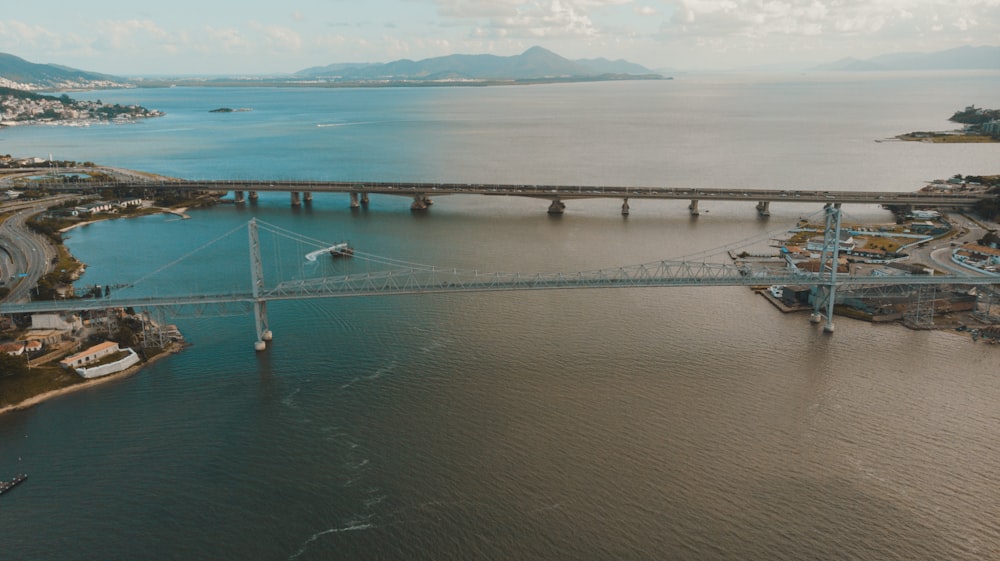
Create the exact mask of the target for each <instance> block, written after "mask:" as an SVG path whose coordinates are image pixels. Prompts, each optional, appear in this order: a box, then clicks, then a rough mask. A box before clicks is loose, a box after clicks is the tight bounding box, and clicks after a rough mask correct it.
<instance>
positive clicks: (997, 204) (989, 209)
mask: <svg viewBox="0 0 1000 561" xmlns="http://www.w3.org/2000/svg"><path fill="white" fill-rule="evenodd" d="M965 180H966V181H972V182H975V183H981V184H983V185H985V186H987V187H989V190H988V191H986V192H987V193H989V194H991V195H993V196H994V198H992V199H982V200H980V201H979V202H977V203H976V207H975V210H976V214H978V215H979V216H982V217H983V218H985V219H986V220H996V219H997V218H998V217H1000V175H989V176H973V175H969V176H966V178H965Z"/></svg>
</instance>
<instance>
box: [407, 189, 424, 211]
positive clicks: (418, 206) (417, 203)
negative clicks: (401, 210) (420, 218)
mask: <svg viewBox="0 0 1000 561" xmlns="http://www.w3.org/2000/svg"><path fill="white" fill-rule="evenodd" d="M410 210H427V197H424V194H423V193H417V194H416V195H414V197H413V203H412V204H411V205H410Z"/></svg>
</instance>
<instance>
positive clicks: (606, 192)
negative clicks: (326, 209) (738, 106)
mask: <svg viewBox="0 0 1000 561" xmlns="http://www.w3.org/2000/svg"><path fill="white" fill-rule="evenodd" d="M79 171H80V172H82V173H85V172H87V171H90V172H93V170H86V169H81V170H79ZM102 171H106V172H109V173H112V174H114V170H102ZM116 177H118V179H117V180H116V181H114V182H107V183H85V184H81V183H76V184H65V185H63V184H62V183H61V182H53V183H52V186H51V187H52V188H54V189H57V188H68V189H70V188H71V189H80V188H82V187H84V186H86V187H92V188H104V187H111V186H116V187H135V188H144V189H156V190H170V189H174V190H176V189H180V190H198V191H257V192H265V191H281V192H307V193H351V192H356V193H369V194H384V195H404V196H416V195H425V196H431V195H453V194H476V195H494V196H518V197H539V198H547V199H556V198H560V199H580V198H632V199H678V200H729V201H756V202H762V201H763V202H784V201H787V202H820V203H857V204H885V205H893V204H896V205H926V206H939V207H941V206H943V207H971V206H974V205H975V204H976V203H977V202H978V201H980V200H981V199H984V198H989V197H992V195H987V194H985V193H975V192H965V193H925V192H895V191H892V192H886V191H843V190H811V189H802V190H793V189H736V188H730V189H719V188H695V187H656V186H600V185H532V184H496V183H430V182H395V181H380V182H379V181H300V180H287V179H286V180H267V179H261V180H186V179H178V180H153V179H146V178H144V177H141V176H139V177H137V176H135V175H131V174H128V175H123V174H118V175H116Z"/></svg>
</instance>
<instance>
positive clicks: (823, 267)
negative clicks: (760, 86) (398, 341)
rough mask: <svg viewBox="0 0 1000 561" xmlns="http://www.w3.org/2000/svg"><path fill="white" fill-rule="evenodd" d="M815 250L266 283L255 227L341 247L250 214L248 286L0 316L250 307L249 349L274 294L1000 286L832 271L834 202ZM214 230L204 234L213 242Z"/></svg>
mask: <svg viewBox="0 0 1000 561" xmlns="http://www.w3.org/2000/svg"><path fill="white" fill-rule="evenodd" d="M824 219H825V225H824V231H823V239H824V242H823V249H822V252H821V254H820V264H819V265H820V266H819V269H818V272H807V271H802V270H799V269H796V268H793V267H775V266H774V265H773V264H771V265H770V266H768V265H767V264H754V263H748V262H739V263H711V262H705V261H696V260H686V259H681V260H663V261H655V262H649V263H643V264H638V265H629V266H621V267H613V268H602V269H594V270H590V271H577V272H569V273H565V272H537V273H524V272H506V273H505V272H482V271H479V270H466V269H456V268H441V267H436V266H433V265H423V264H416V263H411V262H407V261H402V260H397V259H392V258H388V257H384V256H379V255H374V254H369V253H365V252H362V251H357V250H354V251H353V252H352V254H351V259H352V260H358V259H360V260H362V261H364V262H365V269H366V270H365V271H364V272H357V273H345V272H344V271H343V270H340V271H328V270H322V271H320V274H313V275H298V276H296V277H295V278H290V279H284V280H278V281H271V282H268V278H267V277H266V276H265V267H264V259H263V258H262V252H261V242H260V232H261V231H265V232H269V233H270V234H273V235H274V236H277V237H281V238H285V239H289V240H293V241H295V242H297V243H299V244H301V245H303V246H304V247H307V248H309V249H310V251H309V253H303V259H302V260H303V261H305V260H306V259H307V257H311V258H313V260H315V258H316V257H317V255H321V254H324V253H332V252H342V251H343V249H344V246H343V244H342V243H332V242H328V241H322V240H316V239H312V238H309V237H306V236H303V235H301V234H298V233H296V232H293V231H290V230H287V229H285V228H282V227H279V226H276V225H273V224H269V223H266V222H263V221H261V220H258V219H256V218H254V219H252V220H250V221H249V222H248V223H247V224H246V225H245V226H244V225H241V226H239V227H238V228H237V229H234V230H231V231H230V232H227V233H226V234H224V235H223V236H222V237H226V236H229V235H231V234H233V233H234V232H236V231H238V230H243V229H244V227H245V229H246V232H247V240H248V246H249V264H250V267H249V275H248V278H249V281H250V284H249V287H243V288H236V289H232V290H219V291H203V292H188V293H184V294H175V295H162V296H161V295H149V294H143V295H135V296H130V295H129V292H130V290H129V289H124V290H115V292H114V293H113V294H111V295H109V296H106V297H104V298H99V297H98V298H80V299H68V300H59V301H36V302H29V303H21V304H4V305H3V306H2V307H0V313H3V314H9V315H13V314H26V313H41V312H81V311H87V310H105V309H114V308H134V309H159V310H165V311H167V313H173V314H177V313H179V311H180V310H182V309H192V310H196V311H199V312H200V313H205V314H206V315H211V314H214V315H227V314H231V313H234V311H235V313H250V312H251V311H252V313H253V316H254V320H255V325H256V332H257V339H256V341H255V344H254V347H255V349H257V350H258V351H260V350H264V349H265V348H266V344H267V341H270V340H271V339H272V331H271V329H270V325H269V323H268V314H267V309H268V305H269V304H270V303H273V302H280V301H284V300H305V299H318V298H343V297H358V296H381V295H401V294H441V293H462V292H498V291H517V290H567V289H607V288H633V289H637V288H651V287H695V286H700V287H721V286H748V287H757V286H771V285H783V286H788V285H798V286H808V287H812V289H813V291H814V298H813V301H814V304H813V313H812V316H811V319H812V321H813V322H814V323H820V322H822V321H823V320H824V318H825V322H826V323H825V326H824V329H825V330H826V331H827V332H830V333H832V332H833V309H834V304H835V302H836V292H837V290H838V289H850V290H864V289H868V288H877V289H879V290H885V289H886V288H892V287H920V286H943V285H959V286H963V287H973V286H991V285H996V284H1000V276H985V275H972V274H968V275H959V274H953V275H906V276H895V277H873V276H855V275H849V274H845V273H840V272H838V270H837V269H838V267H837V263H838V260H839V252H840V249H839V248H840V243H839V240H840V231H841V210H840V205H839V204H827V205H826V206H825V207H824ZM219 239H221V237H220V238H217V239H216V240H213V241H211V242H208V243H207V244H205V245H204V246H202V248H204V247H207V246H209V245H212V244H213V243H215V242H216V241H218V240H219ZM202 248H198V249H196V250H194V251H192V252H190V253H188V254H186V255H185V256H182V257H181V258H179V259H177V260H175V261H173V262H170V263H168V264H166V265H164V266H162V267H160V268H159V269H157V270H156V271H153V272H152V273H149V274H147V275H145V276H143V277H142V278H140V279H139V280H137V281H135V282H133V283H130V284H129V285H128V286H129V287H132V288H134V287H135V286H136V285H141V284H142V283H143V282H144V281H145V280H147V279H148V278H150V277H152V276H155V275H156V274H158V273H159V272H162V271H163V270H166V269H168V268H170V267H172V266H173V265H176V264H177V263H179V262H181V261H183V260H184V259H185V258H187V257H189V256H190V255H192V254H194V253H196V252H197V251H200V250H201V249H202Z"/></svg>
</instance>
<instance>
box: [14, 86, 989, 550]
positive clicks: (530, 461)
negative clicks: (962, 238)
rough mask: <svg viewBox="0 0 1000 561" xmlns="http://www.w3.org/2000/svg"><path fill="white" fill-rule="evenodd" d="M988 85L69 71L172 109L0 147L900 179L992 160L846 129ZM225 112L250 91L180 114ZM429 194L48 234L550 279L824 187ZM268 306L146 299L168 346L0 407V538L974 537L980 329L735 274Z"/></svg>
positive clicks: (208, 276) (124, 249) (83, 242)
mask: <svg viewBox="0 0 1000 561" xmlns="http://www.w3.org/2000/svg"><path fill="white" fill-rule="evenodd" d="M997 92H1000V74H997V73H992V74H945V75H923V74H920V75H916V74H892V75H829V76H827V75H815V76H814V75H796V76H780V77H775V76H752V75H745V76H726V77H685V78H682V79H677V80H673V81H664V82H640V83H598V84H580V85H545V86H532V87H510V88H440V89H434V88H425V89H372V90H354V89H330V90H319V89H257V88H247V89H223V88H219V89H212V88H205V89H189V88H171V89H160V90H131V91H114V92H97V93H93V94H85V95H83V94H81V95H79V96H78V97H88V98H100V99H101V100H102V101H105V102H111V101H115V102H121V103H139V104H142V105H145V106H147V107H152V108H157V109H161V110H164V111H166V112H167V115H166V116H165V117H163V118H160V119H155V120H150V121H146V122H142V123H139V124H135V125H128V126H91V127H89V128H50V127H32V128H18V129H7V130H3V131H0V152H3V153H12V154H16V155H21V156H27V155H39V156H47V155H48V154H49V153H51V154H52V155H53V157H54V158H56V159H72V160H78V161H94V162H98V163H101V164H107V165H116V166H122V167H128V168H134V169H140V170H146V171H151V172H157V173H162V174H165V175H171V176H179V177H186V178H229V177H235V178H251V179H262V178H279V179H280V178H315V179H345V180H350V179H369V180H394V179H399V180H415V181H435V180H441V181H470V182H524V183H560V184H577V183H580V184H595V185H607V184H614V185H663V186H694V187H699V186H700V187H729V186H732V187H734V188H735V187H748V188H752V187H759V188H788V189H794V188H803V189H813V188H829V189H859V190H860V189H865V190H874V189H884V190H892V191H902V190H914V189H917V188H919V187H921V186H922V185H923V181H926V180H931V179H935V178H944V177H949V176H951V175H953V174H955V173H962V174H996V173H1000V169H998V168H997V165H998V162H1000V145H996V144H994V145H948V146H943V145H928V144H919V143H902V142H883V143H876V142H874V140H875V139H882V138H886V137H891V136H893V135H895V134H898V133H902V132H909V131H912V130H946V129H951V128H953V125H952V124H951V123H948V122H947V120H946V119H947V117H948V116H949V115H950V114H951V113H952V112H953V111H955V110H956V109H960V108H964V107H965V106H966V105H969V104H976V105H977V106H984V107H1000V98H998V93H997ZM222 106H227V107H250V108H252V109H253V111H251V112H245V113H231V114H215V113H209V112H208V111H209V110H210V109H214V108H216V107H222ZM435 203H436V204H435V205H434V206H433V207H432V208H431V210H430V211H429V212H428V213H426V214H419V215H415V214H412V213H411V212H410V211H409V204H410V201H409V200H408V199H406V198H393V197H373V198H372V203H371V206H370V208H369V209H368V210H366V211H354V212H352V211H351V210H350V209H349V208H348V200H347V197H346V195H316V197H315V200H314V202H313V204H312V206H310V207H303V208H302V209H299V210H292V209H290V208H289V205H288V197H287V195H285V194H268V195H262V198H261V201H260V203H259V204H258V205H256V206H247V207H236V206H234V205H220V206H217V207H214V208H211V209H207V210H200V211H195V212H193V213H192V219H191V220H178V219H176V217H166V216H153V217H146V218H141V219H133V220H118V221H110V222H103V223H99V224H94V225H90V226H87V227H84V228H80V229H77V230H74V231H73V232H72V233H71V236H70V239H69V240H68V242H67V243H68V245H69V247H70V248H71V250H72V251H73V253H74V254H75V255H77V256H78V257H79V258H80V259H81V260H83V261H84V262H86V263H87V264H88V266H89V267H88V270H87V273H86V275H85V276H84V278H83V279H82V280H81V284H95V283H97V284H115V283H124V282H130V281H133V280H135V279H137V278H140V277H143V276H144V275H146V274H148V273H150V272H152V271H155V270H157V269H159V268H160V267H161V266H163V265H164V264H166V263H170V262H172V261H174V260H176V259H178V258H179V257H181V256H184V255H189V254H190V256H189V257H188V258H187V259H185V260H184V261H183V262H182V263H180V264H178V265H176V266H174V267H170V268H167V269H165V270H163V271H162V272H159V273H156V274H154V275H151V276H150V277H149V279H148V281H146V282H144V283H143V285H141V290H146V291H149V292H155V293H161V294H166V293H170V292H182V291H191V290H212V289H217V288H220V287H221V288H225V287H232V286H246V285H247V284H248V282H249V276H250V273H249V260H248V258H247V250H246V246H247V242H246V240H247V237H246V232H245V229H243V230H235V229H237V228H238V227H239V226H240V225H241V224H245V223H246V222H247V220H249V219H250V218H251V217H253V216H256V217H258V218H260V219H262V220H264V221H267V222H268V223H270V224H275V225H279V226H281V227H283V228H287V229H289V230H293V231H295V232H299V233H302V234H305V235H308V236H310V237H313V238H318V239H322V240H327V241H330V242H334V241H339V240H342V239H347V240H350V241H351V244H352V245H353V246H355V247H356V248H358V249H359V250H362V251H365V252H370V253H376V254H381V255H386V256H391V257H394V258H398V259H405V260H409V261H414V262H419V263H428V264H434V265H439V266H442V267H449V268H451V267H455V268H463V269H472V268H475V269H479V270H481V271H524V272H534V271H567V272H569V271H578V270H586V269H594V268H599V267H610V266H616V265H629V264H635V263H642V262H648V261H653V260H658V259H664V258H675V257H681V256H688V255H696V254H701V253H704V254H706V255H708V254H713V255H714V254H716V253H717V252H714V251H711V250H712V249H714V248H721V247H725V246H727V245H728V244H732V243H734V242H738V241H739V240H746V239H751V238H755V239H762V240H765V242H766V240H767V239H768V236H769V233H771V232H780V231H781V230H783V229H785V228H787V227H788V226H789V225H791V224H793V223H794V222H795V221H796V220H797V219H798V218H799V217H800V216H804V215H809V214H813V213H815V212H816V211H818V210H820V209H819V208H816V207H815V206H814V205H779V204H775V205H773V206H772V208H771V212H772V216H771V218H770V219H769V220H761V219H759V218H757V216H756V214H755V212H754V210H753V206H752V205H751V204H737V203H712V204H707V203H706V202H704V201H703V202H702V210H703V212H704V211H705V210H707V211H708V212H707V213H705V214H703V215H702V216H701V217H699V218H697V219H692V218H690V217H689V216H688V214H687V209H686V205H685V204H683V203H682V202H647V201H632V202H631V207H632V214H631V215H630V216H629V217H628V218H627V219H626V218H623V217H622V216H621V215H620V204H621V203H620V201H615V200H587V201H568V202H567V205H568V206H567V212H566V214H565V215H564V216H562V217H550V216H547V215H546V213H545V210H546V208H547V204H548V203H547V201H538V200H531V199H506V198H487V197H475V196H469V197H463V196H452V197H438V198H436V199H435ZM846 213H847V214H848V215H849V218H850V219H851V220H889V219H890V216H889V215H888V214H887V213H886V212H884V211H882V210H880V209H878V208H874V207H859V206H849V207H846ZM234 230H235V232H234V233H233V234H231V235H229V236H224V234H226V233H227V232H230V231H234ZM217 238H221V240H220V241H219V242H217V243H216V244H213V245H212V246H210V247H208V248H205V249H203V250H200V251H195V250H196V249H197V248H200V247H201V246H203V245H204V244H206V243H207V242H209V241H211V240H215V239H217ZM264 241H265V243H266V244H270V243H271V240H269V239H266V240H264ZM273 247H274V249H273V254H269V253H268V252H269V251H271V249H270V248H272V246H271V245H266V246H265V254H266V257H267V259H268V262H269V263H270V262H271V261H272V260H276V261H278V262H280V265H279V266H276V268H274V269H269V270H268V271H267V272H266V274H267V275H268V276H269V278H271V279H274V278H291V277H294V276H296V275H298V274H302V273H303V272H309V271H305V270H304V268H305V267H306V265H304V264H303V261H304V260H303V259H302V258H301V256H302V255H303V254H304V253H305V252H306V251H308V250H309V249H311V248H309V249H304V248H302V247H295V246H294V244H293V245H289V244H284V245H281V246H273ZM715 259H719V260H721V258H713V259H710V260H715ZM338 266H340V267H344V268H345V269H346V270H362V269H363V268H364V267H365V265H364V263H363V262H361V261H360V260H354V261H348V262H345V263H343V264H339V265H338ZM139 289H140V288H137V290H139ZM270 317H271V327H272V329H273V330H274V332H275V341H274V343H273V345H272V346H271V347H270V348H269V350H268V351H267V352H264V353H254V352H253V349H252V344H253V340H254V339H255V334H254V327H253V319H252V317H250V316H245V315H244V316H235V317H223V318H217V317H209V318H177V319H175V320H173V321H175V323H177V324H178V326H179V327H180V328H181V330H182V332H183V333H184V334H185V336H186V337H187V339H188V341H189V342H191V343H192V344H193V346H192V347H190V348H188V349H187V350H185V351H184V352H183V353H181V354H178V355H175V356H173V357H170V358H168V359H166V360H163V361H161V362H159V363H157V364H154V365H153V366H151V367H149V368H148V369H146V370H143V371H142V372H140V373H139V374H138V375H136V376H133V377H131V378H129V379H126V380H122V381H117V382H112V383H110V384H107V385H104V386H99V387H97V388H94V389H92V390H87V391H84V392H80V393H76V394H73V395H70V396H66V397H63V398H60V399H57V400H54V401H50V402H46V403H44V404H42V405H40V406H38V407H35V408H33V409H30V410H28V411H23V412H18V413H13V414H8V415H3V416H0V478H8V477H10V476H12V475H13V474H14V473H17V472H22V471H23V472H27V473H28V474H29V475H30V479H29V480H28V482H27V483H25V484H24V485H22V486H21V487H19V488H18V489H17V490H16V491H14V492H12V493H10V494H9V495H5V496H3V497H2V498H0V560H6V559H15V560H48V559H60V560H77V559H78V560H93V559H107V560H117V559H121V560H133V559H143V560H146V559H149V560H175V559H176V560H189V559H234V560H248V559H252V560H257V559H260V560H275V561H277V560H303V561H304V560H329V559H352V560H353V559H394V560H412V559H428V560H441V559H454V560H464V559H498V560H499V559H505V560H506V559H545V560H550V559H566V560H577V559H594V560H598V559H601V560H604V559H692V560H702V559H720V560H761V559H775V560H781V559H787V560H799V559H829V560H841V559H870V560H882V559H907V560H914V559H917V560H922V559H928V560H930V559H935V560H938V559H960V560H982V559H991V558H994V559H995V558H998V556H1000V489H998V487H997V481H1000V408H998V406H997V404H998V403H1000V383H998V376H1000V373H998V371H997V367H996V365H997V362H998V359H1000V349H998V348H996V347H993V346H988V345H984V344H974V343H972V342H971V340H970V339H968V337H965V336H962V335H961V334H958V333H953V332H914V331H908V330H906V329H903V328H901V327H897V326H875V325H870V324H867V323H862V322H855V321H851V320H847V319H844V318H837V321H836V323H837V331H836V334H835V335H833V336H832V337H831V336H827V335H824V334H823V333H822V331H821V330H819V329H816V328H815V327H814V326H812V325H810V324H809V322H808V319H807V317H806V316H802V315H788V316H785V315H782V314H780V313H779V312H778V311H777V310H775V309H774V308H773V307H771V306H770V305H769V304H768V303H767V302H766V301H765V300H764V299H763V298H760V297H759V296H755V295H753V294H752V293H751V292H750V291H748V290H746V289H741V288H721V289H716V288H711V289H707V288H706V289H698V288H670V289H646V290H579V291H565V292H507V293H491V294H468V295H431V296H427V295H425V296H394V297H373V298H345V299H332V300H313V301H299V302H280V303H274V304H272V306H271V308H270Z"/></svg>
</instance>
